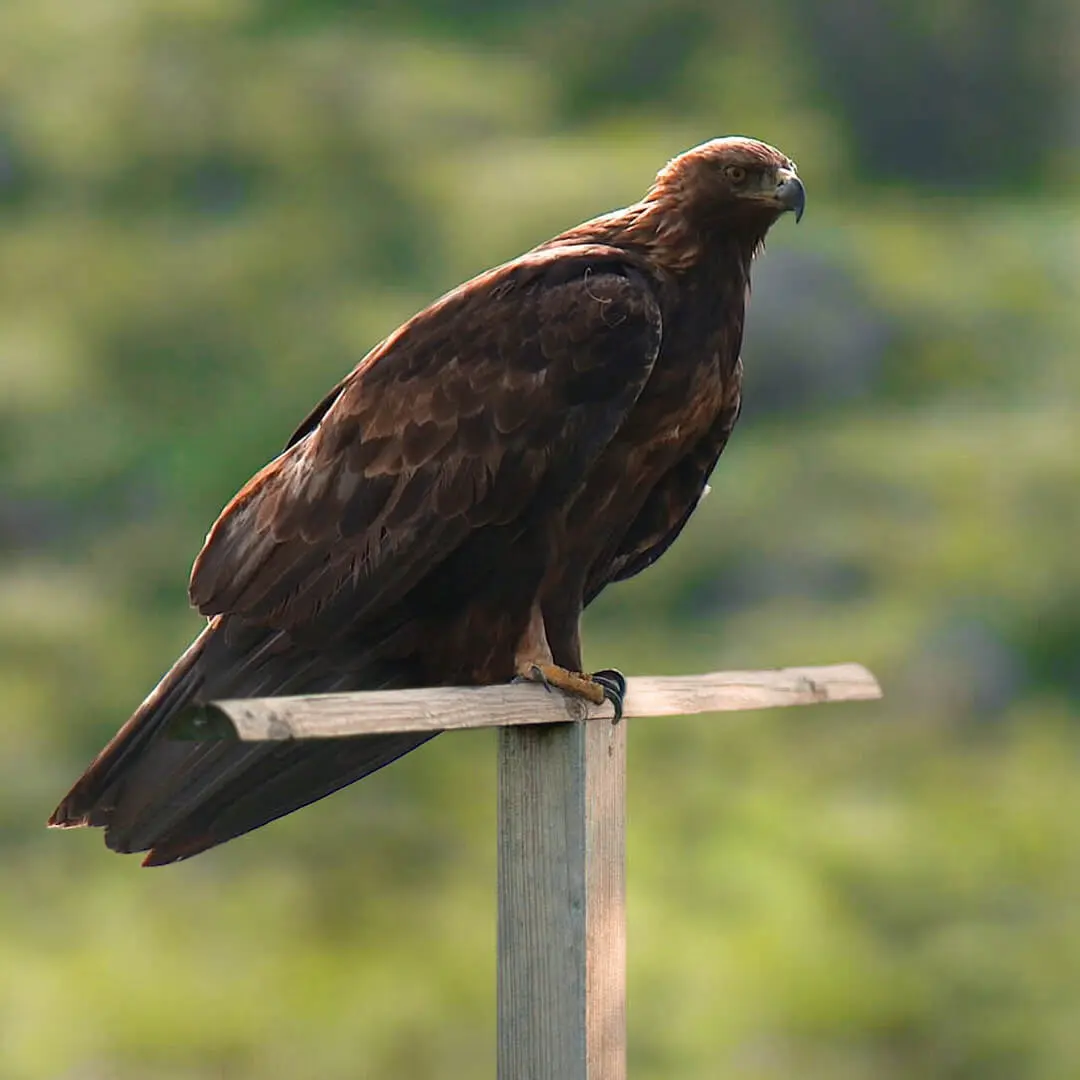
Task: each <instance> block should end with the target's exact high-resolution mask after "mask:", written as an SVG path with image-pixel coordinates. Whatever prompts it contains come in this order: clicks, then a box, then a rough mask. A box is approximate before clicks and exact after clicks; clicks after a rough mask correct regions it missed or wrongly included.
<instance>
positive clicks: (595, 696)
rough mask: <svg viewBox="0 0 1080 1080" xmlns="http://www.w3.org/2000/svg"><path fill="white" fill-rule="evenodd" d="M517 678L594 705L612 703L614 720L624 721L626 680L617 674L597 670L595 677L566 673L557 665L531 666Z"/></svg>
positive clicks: (580, 673)
mask: <svg viewBox="0 0 1080 1080" xmlns="http://www.w3.org/2000/svg"><path fill="white" fill-rule="evenodd" d="M518 678H520V679H525V680H527V681H528V682H537V683H540V684H541V685H542V686H546V687H547V688H548V689H549V690H550V689H556V690H564V691H565V692H566V693H568V694H574V695H575V696H576V697H582V698H584V699H585V700H586V701H591V702H592V704H594V705H603V704H604V702H605V701H610V702H611V704H612V705H613V706H614V708H615V719H616V720H620V719H622V712H623V699H624V698H625V696H626V679H624V678H623V676H622V674H621V673H620V672H618V671H598V672H597V673H596V674H595V675H585V674H583V673H582V672H580V671H567V670H566V668H561V667H559V666H558V665H557V664H528V665H525V666H523V668H522V670H521V672H520V673H519V675H518Z"/></svg>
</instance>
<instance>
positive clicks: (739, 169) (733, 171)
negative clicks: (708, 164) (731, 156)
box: [724, 165, 746, 187]
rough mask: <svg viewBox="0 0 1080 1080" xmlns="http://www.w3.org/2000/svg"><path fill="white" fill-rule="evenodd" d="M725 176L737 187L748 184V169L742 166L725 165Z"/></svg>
mask: <svg viewBox="0 0 1080 1080" xmlns="http://www.w3.org/2000/svg"><path fill="white" fill-rule="evenodd" d="M724 175H725V176H727V178H728V179H729V180H730V181H731V182H732V183H733V184H734V185H735V186H736V187H737V186H738V185H739V184H744V183H745V182H746V169H745V168H743V166H742V165H725V166H724Z"/></svg>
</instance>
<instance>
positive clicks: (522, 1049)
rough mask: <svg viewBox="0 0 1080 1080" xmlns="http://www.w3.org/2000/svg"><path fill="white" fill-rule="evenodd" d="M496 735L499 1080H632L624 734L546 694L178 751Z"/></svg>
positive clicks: (834, 695) (197, 729) (414, 704)
mask: <svg viewBox="0 0 1080 1080" xmlns="http://www.w3.org/2000/svg"><path fill="white" fill-rule="evenodd" d="M628 684H629V685H628V687H627V694H626V702H625V712H624V716H625V717H631V716H675V715H688V714H691V713H704V712H722V711H733V710H744V709H764V708H770V707H777V706H787V705H814V704H820V703H823V702H829V701H870V700H873V699H875V698H879V697H881V688H880V687H879V686H878V684H877V680H876V679H875V678H874V676H873V675H871V674H870V672H869V671H867V670H866V668H864V667H862V666H861V665H859V664H834V665H831V666H829V667H804V668H783V669H780V670H773V671H718V672H712V673H711V674H708V675H690V676H666V677H664V676H661V677H654V678H647V677H636V678H631V679H629V680H628ZM478 727H499V728H500V729H501V730H500V733H499V872H498V879H499V927H498V942H499V973H498V1010H499V1048H498V1077H499V1080H625V1076H626V914H625V899H626V869H625V865H626V859H625V844H626V832H625V830H626V820H625V819H626V815H625V804H626V728H627V723H626V719H625V718H624V719H623V720H622V721H621V722H620V723H618V724H615V723H613V722H612V719H611V706H610V705H607V704H605V705H603V706H595V705H586V704H585V703H584V702H583V701H581V700H580V699H576V698H568V697H566V696H564V695H562V694H559V693H548V692H546V691H545V690H544V689H543V687H540V686H536V685H523V684H518V685H513V686H486V687H435V688H430V689H422V690H385V691H383V690H377V691H370V692H364V693H347V694H316V695H314V696H309V697H278V698H251V699H246V700H242V701H218V702H214V704H213V705H211V706H208V707H207V708H206V709H205V710H202V711H201V712H200V713H199V714H197V715H193V716H184V717H182V718H180V719H179V720H178V721H177V723H176V724H175V725H174V727H173V732H172V733H173V735H174V736H175V737H177V738H198V739H206V738H239V739H243V740H250V741H258V740H264V739H276V740H282V739H318V738H336V737H340V736H349V735H375V734H380V733H384V732H393V731H429V732H438V731H451V730H454V729H464V728H478Z"/></svg>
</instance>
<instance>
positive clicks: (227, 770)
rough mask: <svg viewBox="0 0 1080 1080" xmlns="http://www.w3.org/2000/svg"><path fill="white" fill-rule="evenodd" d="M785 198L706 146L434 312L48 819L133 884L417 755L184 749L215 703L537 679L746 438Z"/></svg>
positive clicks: (340, 409)
mask: <svg viewBox="0 0 1080 1080" xmlns="http://www.w3.org/2000/svg"><path fill="white" fill-rule="evenodd" d="M803 200H804V194H803V188H802V184H801V182H800V181H799V179H798V178H797V176H796V175H795V172H794V166H793V165H792V163H791V162H790V161H789V160H788V159H787V158H786V157H784V155H783V154H781V153H780V152H779V151H777V150H775V149H773V148H772V147H769V146H766V145H764V144H763V143H759V142H755V141H753V140H750V139H718V140H714V141H713V142H709V143H705V144H703V145H702V146H699V147H697V148H695V149H693V150H690V151H688V152H687V153H685V154H682V155H680V156H679V157H677V158H675V159H674V160H673V161H671V162H669V164H668V165H667V166H665V168H664V169H663V170H661V172H660V174H659V175H658V176H657V179H656V182H655V183H654V184H653V186H652V187H651V188H650V190H649V191H648V193H647V194H646V195H645V197H644V198H643V199H642V201H641V202H639V203H635V204H634V205H633V206H630V207H627V208H626V209H624V210H619V211H616V212H614V213H611V214H607V215H605V216H603V217H600V218H596V219H595V220H593V221H589V222H586V223H585V224H583V225H579V226H577V227H576V228H573V229H570V230H568V231H567V232H565V233H563V234H562V235H560V236H558V237H556V238H555V239H554V240H551V241H549V242H548V243H546V244H542V245H541V246H540V247H538V248H535V249H534V250H533V251H530V252H529V253H527V254H525V255H523V256H521V257H520V258H518V259H515V260H513V261H512V262H509V263H506V264H504V265H503V266H499V267H497V268H495V269H494V270H490V271H488V272H487V273H484V274H481V275H480V276H479V277H476V278H474V279H473V280H472V281H469V282H467V283H466V284H464V285H462V286H461V287H460V288H458V289H455V290H454V291H453V292H451V293H449V294H447V295H446V296H444V297H443V298H442V299H440V300H438V301H436V302H435V303H434V304H432V305H431V306H430V307H428V308H426V309H425V310H424V311H422V312H420V314H418V315H416V316H415V317H414V318H412V319H410V320H409V321H408V322H407V323H405V325H404V326H402V327H401V328H400V329H398V330H397V331H396V332H395V333H393V334H391V335H390V337H388V338H387V339H386V340H385V341H384V342H382V344H380V345H379V346H377V347H376V348H375V349H374V350H373V351H372V352H371V353H369V354H368V356H366V357H365V358H364V359H363V360H362V361H361V362H360V364H359V365H358V366H357V367H356V368H355V369H354V370H353V371H352V372H351V373H350V374H349V375H348V376H346V378H345V379H344V380H343V381H342V382H341V383H340V384H339V385H338V386H337V387H335V388H334V390H333V391H331V393H330V394H328V395H327V397H326V398H325V399H324V400H323V401H322V402H321V403H320V404H319V405H318V406H317V407H316V409H315V410H314V411H313V412H312V413H311V414H310V415H309V416H308V417H307V419H306V420H305V421H304V422H303V424H301V426H300V427H299V429H298V430H297V431H296V433H295V434H294V435H293V437H292V439H291V440H290V442H289V444H288V446H287V447H286V449H285V451H284V452H283V453H282V454H281V455H280V456H279V457H277V458H275V459H274V460H273V461H272V462H270V464H269V465H267V466H266V467H265V468H264V469H263V470H262V471H261V472H259V473H258V474H257V475H256V476H255V477H253V478H252V479H251V480H250V481H249V482H248V483H247V484H246V485H245V486H244V487H243V489H242V490H241V491H240V492H239V494H238V495H237V496H236V497H235V498H234V499H233V500H232V502H230V503H229V505H228V506H227V507H226V508H225V510H224V511H223V512H222V514H221V516H220V517H219V518H218V520H217V522H216V523H215V525H214V527H213V528H212V529H211V530H210V533H209V535H208V536H207V538H206V544H205V546H204V547H203V550H202V552H201V553H200V554H199V557H198V558H197V559H196V561H195V566H194V569H193V571H192V576H191V590H190V591H191V599H192V603H193V604H195V606H196V607H197V608H198V609H199V611H201V612H202V613H203V614H204V615H207V616H209V620H210V621H209V623H208V625H207V627H206V629H205V630H204V631H203V633H202V634H201V635H200V636H199V637H198V639H197V640H196V641H195V642H194V643H193V644H192V646H191V647H190V648H189V649H188V651H187V652H186V653H185V654H184V656H183V657H181V658H180V660H178V661H177V663H176V664H175V665H174V666H173V668H172V669H171V670H170V671H169V672H168V674H166V676H165V677H164V679H162V681H161V683H160V684H159V685H158V686H157V687H156V688H155V690H154V691H153V692H152V693H151V694H150V696H149V697H148V698H147V699H146V701H145V702H144V703H143V704H142V705H141V706H140V708H139V709H138V710H137V711H136V713H135V714H134V716H132V718H131V719H130V720H129V721H128V722H127V724H125V725H124V727H123V728H122V729H121V730H120V731H119V732H118V734H117V735H116V736H115V737H114V739H113V740H112V741H111V742H110V743H109V745H108V746H107V747H106V748H105V749H104V750H103V751H102V752H101V754H100V755H99V756H98V757H97V759H96V760H95V761H94V762H93V763H92V764H91V766H90V767H89V769H88V770H87V771H86V772H85V773H84V774H83V776H82V777H81V778H80V779H79V780H78V782H77V783H76V784H75V786H74V787H73V788H72V790H71V792H70V793H69V794H68V795H67V796H66V797H65V799H64V800H63V802H62V803H61V804H60V806H59V807H58V808H57V810H56V811H55V813H54V814H53V816H52V818H51V819H50V824H52V825H57V826H77V825H97V826H103V827H104V828H105V829H106V834H105V835H106V842H107V843H108V845H109V846H110V847H111V848H113V849H115V850H117V851H124V852H128V851H148V852H149V854H148V855H147V857H146V862H147V863H148V864H151V865H156V864H160V863H167V862H173V861H176V860H178V859H182V858H187V857H189V856H191V855H194V854H197V853H198V852H200V851H203V850H205V849H206V848H209V847H212V846H214V845H215V844H220V843H223V842H224V841H225V840H228V839H231V838H232V837H234V836H238V835H240V834H241V833H244V832H247V831H249V830H251V829H253V828H256V827H258V826H259V825H262V824H264V823H266V822H267V821H271V820H273V819H274V818H276V817H280V816H281V815H282V814H286V813H289V812H290V811H292V810H295V809H297V808H299V807H300V806H303V805H305V804H307V803H309V802H312V801H314V800H315V799H319V798H322V797H323V796H324V795H328V794H329V793H330V792H332V791H335V790H337V789H338V788H340V787H342V786H344V785H345V784H348V783H351V782H352V781H354V780H357V779H359V778H360V777H362V776H365V775H367V774H368V773H370V772H372V771H374V770H375V769H378V768H381V767H382V766H383V765H385V764H387V763H388V762H390V761H392V760H394V758H396V757H399V756H400V755H401V754H403V753H406V752H408V751H409V750H411V749H413V748H414V747H416V746H418V745H419V744H420V743H421V742H423V741H424V739H425V738H428V737H430V736H419V737H418V736H416V735H400V736H377V737H363V738H354V739H342V740H328V741H319V742H318V743H317V744H316V743H268V744H265V745H240V744H236V743H222V742H217V743H214V742H210V743H191V742H181V741H176V740H174V739H171V738H169V737H168V736H167V733H166V729H167V728H168V727H169V725H170V724H171V723H172V722H173V721H174V720H175V719H176V718H178V717H180V716H181V715H182V714H184V713H185V712H186V711H188V710H192V709H197V708H198V707H200V706H201V705H203V704H205V703H206V702H209V701H213V700H215V699H217V698H223V697H244V696H248V697H250V696H257V695H273V694H287V693H314V692H320V691H330V690H345V689H351V690H359V689H374V688H378V687H401V686H416V685H436V684H442V685H447V684H461V683H464V684H469V683H473V684H481V683H492V682H501V681H505V680H509V679H511V678H513V677H515V675H520V676H524V677H527V678H545V679H548V680H550V681H554V682H556V684H557V685H560V686H563V687H565V688H570V689H574V690H576V691H577V692H582V693H585V694H587V695H590V696H591V695H592V694H593V693H594V691H595V692H596V693H597V694H598V695H599V696H600V697H603V696H608V697H612V698H617V697H618V693H619V690H618V685H617V680H616V681H614V682H613V681H612V680H611V679H610V678H607V679H600V680H599V682H592V681H591V680H590V677H588V676H574V675H569V674H567V673H568V672H579V671H580V668H581V646H580V638H579V621H580V616H581V612H582V609H583V608H584V606H585V605H586V604H587V603H589V602H590V601H591V600H592V599H593V598H594V597H595V596H596V595H597V594H598V593H599V592H600V591H601V590H602V589H603V588H604V587H605V586H606V585H607V584H609V583H610V582H612V581H617V580H620V579H624V578H627V577H630V576H632V575H634V574H636V573H638V572H639V571H640V570H642V569H644V568H645V567H646V566H648V565H650V564H651V563H652V562H654V561H655V560H656V559H657V558H658V557H659V556H660V555H661V554H662V553H663V552H664V551H665V550H666V549H667V547H668V546H669V545H670V544H671V543H672V541H673V540H674V539H675V538H676V536H677V535H678V534H679V532H680V530H681V529H682V528H683V526H684V525H685V524H686V521H687V519H688V518H689V516H690V514H691V512H692V511H693V509H694V507H695V506H696V505H697V502H698V499H699V498H700V496H701V492H702V490H703V488H704V485H705V481H706V479H707V477H708V475H709V473H710V472H711V470H712V468H713V466H714V465H715V464H716V460H717V458H718V457H719V455H720V453H721V451H722V450H723V448H724V444H725V442H726V441H727V438H728V436H729V434H730V433H731V430H732V427H733V426H734V423H735V420H736V418H737V417H738V413H739V401H740V382H741V374H742V369H741V364H740V361H739V349H740V345H741V340H742V329H743V314H744V307H745V297H746V291H747V286H748V284H749V273H750V263H751V260H752V258H753V256H754V255H755V254H756V253H757V251H758V250H759V248H760V247H761V244H762V242H763V241H764V238H765V234H766V232H767V231H768V229H769V227H770V226H771V225H772V224H773V222H774V221H776V219H777V218H778V217H779V216H780V215H781V214H782V213H783V212H784V211H786V210H794V211H795V213H796V216H799V215H801V212H802V208H803Z"/></svg>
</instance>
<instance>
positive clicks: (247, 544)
mask: <svg viewBox="0 0 1080 1080" xmlns="http://www.w3.org/2000/svg"><path fill="white" fill-rule="evenodd" d="M660 336H661V319H660V307H659V302H658V299H657V295H656V286H655V283H654V282H652V281H651V280H650V279H648V278H647V277H646V275H645V274H644V273H643V272H642V271H641V270H640V269H638V268H637V267H636V266H634V265H632V264H631V263H630V262H629V261H628V259H627V256H626V255H625V253H623V252H618V251H615V250H614V249H606V248H596V247H591V248H578V249H571V250H569V251H567V250H562V251H559V250H555V251H547V252H543V253H541V254H539V255H533V256H526V257H525V258H523V259H521V260H517V261H516V262H514V263H511V264H508V265H507V266H504V267H501V268H498V269H496V270H494V271H491V272H489V273H488V274H485V275H482V276H481V277H480V278H477V279H475V280H474V281H472V282H470V283H468V284H466V285H464V286H462V287H461V288H460V289H458V290H455V292H453V293H450V294H449V295H448V296H447V297H444V298H443V299H442V300H441V301H438V302H437V303H436V304H434V305H432V306H431V307H430V308H428V309H426V310H425V311H424V312H421V313H420V314H419V315H418V316H416V317H415V318H414V319H413V320H411V321H410V322H408V323H406V324H405V326H404V327H402V328H401V329H400V330H399V331H397V332H396V333H395V334H393V335H392V336H391V337H390V338H388V339H387V341H386V342H384V343H383V344H382V345H381V346H379V347H378V348H376V349H375V350H374V351H373V352H372V353H370V354H369V355H368V356H367V357H366V358H365V359H364V360H363V361H362V362H361V363H360V365H358V367H357V368H356V369H355V370H354V371H353V372H352V374H351V375H349V376H348V377H347V378H346V379H345V380H344V381H343V383H342V384H341V385H340V387H338V388H336V389H335V391H334V392H332V393H331V394H330V395H328V397H327V398H326V399H324V401H323V402H322V403H321V404H320V406H319V407H318V408H316V409H315V410H314V411H313V412H312V414H311V415H310V416H309V418H308V419H307V420H306V421H305V422H304V424H303V425H301V427H300V428H299V429H298V431H297V434H296V435H295V436H294V440H293V442H292V443H291V444H290V446H289V447H288V448H287V449H286V451H285V452H284V453H283V454H282V455H280V456H279V457H278V458H276V459H275V460H274V461H272V462H271V463H270V464H269V465H267V466H266V467H265V468H264V469H263V470H262V471H261V472H260V473H258V474H257V475H256V476H255V477H254V478H253V479H252V480H251V481H250V482H249V483H248V484H247V485H245V487H244V488H243V489H242V490H241V491H240V493H239V494H238V495H237V496H236V497H235V498H234V499H233V501H232V502H231V503H230V504H229V505H228V506H227V507H226V508H225V510H224V511H223V512H222V514H221V516H220V517H219V518H218V520H217V522H216V523H215V525H214V527H213V528H212V529H211V531H210V533H209V535H208V536H207V539H206V544H205V546H204V547H203V550H202V552H201V553H200V555H199V557H198V559H197V560H196V562H195V566H194V568H193V571H192V578H191V586H190V593H191V599H192V602H193V603H194V604H195V605H196V606H197V607H198V608H199V610H200V611H201V612H203V614H205V615H215V614H220V613H238V614H242V615H244V616H245V617H248V618H253V619H258V620H262V621H264V622H266V623H267V624H269V625H274V626H280V627H291V626H296V625H299V624H300V623H303V622H305V621H306V620H308V619H310V618H311V617H312V616H313V614H315V613H316V612H318V611H319V610H320V609H321V608H322V607H323V606H325V605H326V604H327V603H330V602H331V601H334V600H336V599H341V597H340V596H339V594H340V593H342V592H347V593H348V603H349V605H350V609H351V610H352V611H353V612H354V615H355V617H356V618H360V617H363V615H364V614H365V613H371V612H372V611H373V610H375V609H380V610H381V609H382V608H383V607H385V605H387V604H389V603H391V602H393V600H394V599H396V598H398V597H400V596H401V595H402V593H403V591H404V590H405V589H407V588H409V587H411V585H412V584H414V583H415V582H416V580H418V576H419V575H420V574H422V572H424V570H425V569H429V568H432V567H433V566H434V565H435V564H437V563H438V562H439V561H440V560H441V559H443V558H445V557H446V556H447V555H448V554H449V553H450V552H452V551H453V550H454V548H455V547H457V546H458V545H459V544H460V543H461V542H462V541H463V539H464V538H465V537H466V536H467V535H468V533H469V532H470V531H471V530H473V529H476V528H481V527H483V526H484V525H486V524H490V523H492V522H508V521H512V520H514V518H515V517H516V516H517V515H519V514H521V513H522V512H523V510H524V508H525V507H527V506H528V504H529V502H530V500H531V499H533V498H534V497H537V495H538V493H541V492H542V493H543V496H544V497H545V498H554V499H558V498H559V496H560V492H562V494H564V495H565V496H567V497H568V496H569V494H570V491H571V488H572V486H573V485H575V484H577V483H580V477H581V476H582V475H583V473H584V471H585V469H586V468H587V466H588V463H589V462H590V461H591V460H593V459H594V458H595V456H596V455H597V454H598V453H599V451H600V450H601V449H602V447H603V446H604V445H605V444H606V442H607V441H608V440H609V439H610V438H611V436H612V435H613V434H614V432H615V431H616V430H617V428H618V426H619V424H620V423H621V422H622V420H623V418H624V417H625V416H626V413H627V412H628V410H629V409H630V407H631V406H632V405H633V403H634V401H635V400H636V399H637V396H638V395H639V394H640V392H641V389H642V387H643V386H644V384H645V381H646V379H647V378H648V375H649V373H650V371H651V369H652V364H653V362H654V361H655V359H656V355H657V352H658V350H659V346H660Z"/></svg>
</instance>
